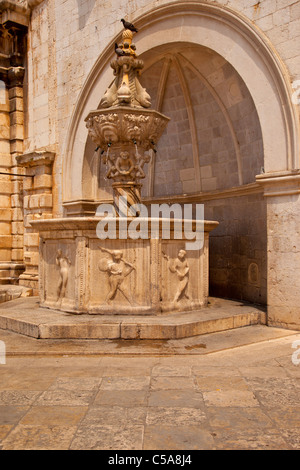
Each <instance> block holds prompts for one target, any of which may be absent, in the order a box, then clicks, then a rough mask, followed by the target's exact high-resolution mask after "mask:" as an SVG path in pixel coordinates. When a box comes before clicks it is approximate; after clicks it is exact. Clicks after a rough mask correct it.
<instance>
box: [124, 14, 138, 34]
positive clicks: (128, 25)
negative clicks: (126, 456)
mask: <svg viewBox="0 0 300 470" xmlns="http://www.w3.org/2000/svg"><path fill="white" fill-rule="evenodd" d="M121 21H122V23H123V26H124V28H125V29H129V30H130V31H132V32H134V33H137V32H138V30H137V29H136V27H135V26H134V25H133V24H132V23H129V22H128V21H125V20H124V19H123V18H122V19H121Z"/></svg>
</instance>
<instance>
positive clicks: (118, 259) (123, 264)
mask: <svg viewBox="0 0 300 470" xmlns="http://www.w3.org/2000/svg"><path fill="white" fill-rule="evenodd" d="M100 250H101V251H103V252H105V253H108V254H109V255H110V257H111V259H107V258H104V259H102V260H101V261H100V263H99V266H98V267H99V270H100V271H103V272H106V273H107V274H108V280H109V292H108V294H107V296H106V302H107V303H108V304H110V303H111V302H112V301H113V300H114V299H115V297H116V295H117V293H118V292H120V293H121V294H122V295H123V296H124V297H125V299H126V300H127V301H128V302H129V303H130V305H132V304H133V303H134V301H133V299H132V298H131V294H130V293H128V292H126V290H125V288H124V286H123V285H122V284H123V281H124V280H125V278H126V277H127V276H129V274H130V273H131V272H132V271H133V270H135V267H134V266H133V265H132V264H131V263H129V262H128V261H126V260H125V259H124V258H123V252H122V251H121V250H108V249H106V248H103V247H100Z"/></svg>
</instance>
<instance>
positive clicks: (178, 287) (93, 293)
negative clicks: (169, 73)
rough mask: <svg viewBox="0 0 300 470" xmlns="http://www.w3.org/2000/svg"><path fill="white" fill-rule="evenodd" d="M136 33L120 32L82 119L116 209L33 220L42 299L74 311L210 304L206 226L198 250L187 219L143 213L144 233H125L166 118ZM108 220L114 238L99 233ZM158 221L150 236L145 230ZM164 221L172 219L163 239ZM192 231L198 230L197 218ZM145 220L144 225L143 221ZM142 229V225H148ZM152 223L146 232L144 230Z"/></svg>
mask: <svg viewBox="0 0 300 470" xmlns="http://www.w3.org/2000/svg"><path fill="white" fill-rule="evenodd" d="M132 40H133V33H132V31H130V30H125V31H124V32H123V35H122V42H121V43H120V44H117V45H116V47H115V49H116V59H115V60H113V61H112V62H111V67H112V69H113V71H114V76H115V79H114V81H113V83H112V85H111V86H110V87H109V89H108V90H107V91H106V93H105V95H104V97H103V98H102V100H101V103H100V109H97V110H95V111H91V112H90V113H89V115H88V116H87V118H86V126H87V129H88V134H89V136H90V138H91V139H92V141H93V142H94V143H95V146H97V150H98V152H99V157H100V158H102V159H103V162H104V164H105V166H106V178H107V179H110V180H111V181H112V188H113V205H112V207H113V208H114V214H113V215H110V218H108V217H107V216H104V214H102V215H99V213H98V212H97V214H96V215H95V217H76V218H71V217H67V218H62V219H53V220H43V221H39V222H33V225H34V227H35V228H36V229H37V230H38V231H39V233H40V274H39V279H40V281H39V282H40V286H39V291H40V305H41V307H47V308H51V309H55V310H58V311H62V312H71V313H74V314H92V315H93V314H94V315H95V314H98V315H99V314H102V315H111V316H113V315H129V316H134V317H135V316H136V315H138V316H141V315H154V316H157V315H166V314H168V315H170V314H171V313H173V312H189V311H195V310H198V309H200V308H202V307H206V306H207V299H208V247H209V232H210V231H211V230H213V229H214V228H215V227H216V226H217V225H218V223H217V222H209V221H202V222H203V224H202V229H203V243H202V245H201V249H195V250H186V242H187V241H188V240H187V238H186V235H185V233H183V232H184V231H183V230H181V234H182V236H181V237H178V226H180V228H182V227H183V224H184V221H183V220H182V219H179V220H177V219H176V220H171V221H170V220H167V221H166V220H162V219H157V220H154V219H153V218H151V217H150V218H148V219H147V220H146V221H145V220H144V219H143V223H144V225H143V226H144V232H143V237H128V236H127V237H126V236H124V232H125V233H127V234H128V233H129V229H130V226H131V227H132V223H134V222H135V221H137V219H139V216H140V211H139V207H140V206H141V187H142V184H141V180H142V179H143V178H144V177H145V174H146V164H147V163H148V162H149V161H150V159H151V158H153V155H154V153H155V151H156V146H157V143H158V141H159V139H160V137H161V135H162V133H163V132H164V130H165V128H166V126H167V124H168V121H169V118H168V117H166V116H164V115H162V114H161V113H159V112H157V111H155V110H153V109H151V108H150V107H151V98H150V96H149V95H148V93H147V91H146V90H145V89H144V88H143V87H142V85H141V83H140V81H139V76H140V73H141V70H142V68H143V62H142V61H141V60H139V59H138V58H137V53H136V47H135V45H134V43H133V42H132ZM104 222H105V223H107V224H109V223H111V224H112V226H113V228H114V233H115V237H107V238H105V237H103V236H99V230H98V229H99V224H100V225H101V224H102V225H103V223H104ZM153 222H156V223H158V231H157V232H156V235H155V236H153V232H152V230H151V228H150V226H151V224H152V223H153ZM162 222H169V223H170V233H169V237H168V238H164V236H163V230H162V226H161V225H159V224H160V223H162ZM191 222H192V223H191V227H192V230H194V231H196V230H197V223H196V221H195V220H193V221H191ZM145 224H146V225H145ZM145 228H146V230H145ZM148 228H149V230H147V229H148Z"/></svg>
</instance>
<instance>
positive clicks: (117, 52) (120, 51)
mask: <svg viewBox="0 0 300 470" xmlns="http://www.w3.org/2000/svg"><path fill="white" fill-rule="evenodd" d="M115 53H116V54H117V55H118V56H122V55H125V51H123V49H121V48H120V47H119V46H118V44H117V43H115Z"/></svg>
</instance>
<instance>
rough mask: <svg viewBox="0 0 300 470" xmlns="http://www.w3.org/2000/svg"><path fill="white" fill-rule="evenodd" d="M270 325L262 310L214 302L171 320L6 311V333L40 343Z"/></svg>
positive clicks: (21, 302) (29, 308)
mask: <svg viewBox="0 0 300 470" xmlns="http://www.w3.org/2000/svg"><path fill="white" fill-rule="evenodd" d="M257 324H266V313H265V311H264V309H263V307H261V306H254V305H251V304H247V303H245V302H237V301H230V300H224V299H216V298H210V300H209V306H208V307H207V308H203V309H201V310H198V311H193V312H186V313H172V314H165V315H155V316H154V315H153V316H152V315H149V316H144V317H141V316H132V315H128V316H127V315H72V314H68V313H63V312H58V311H55V310H49V309H45V308H40V307H39V300H38V298H37V297H32V298H28V299H18V300H15V301H11V302H8V303H6V304H4V305H3V306H1V308H0V328H2V329H7V330H9V331H13V332H16V333H18V334H22V335H25V336H30V337H33V338H40V339H126V340H135V339H152V340H164V339H180V338H187V337H193V336H198V335H202V334H208V333H215V332H218V331H225V330H230V329H235V328H241V327H244V326H249V325H257Z"/></svg>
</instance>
